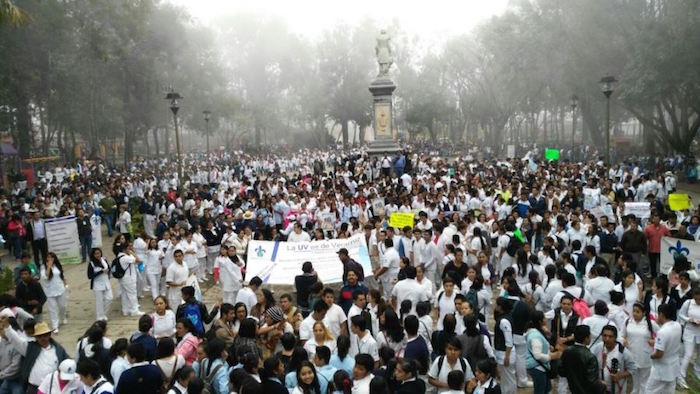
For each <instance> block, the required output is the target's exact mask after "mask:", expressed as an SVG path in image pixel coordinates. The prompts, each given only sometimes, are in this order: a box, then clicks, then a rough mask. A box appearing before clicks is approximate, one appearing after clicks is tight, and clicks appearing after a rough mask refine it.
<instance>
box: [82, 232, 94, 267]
mask: <svg viewBox="0 0 700 394" xmlns="http://www.w3.org/2000/svg"><path fill="white" fill-rule="evenodd" d="M90 249H92V234H88V235H81V236H80V258H81V260H80V261H81V262H84V261H87V260H90Z"/></svg>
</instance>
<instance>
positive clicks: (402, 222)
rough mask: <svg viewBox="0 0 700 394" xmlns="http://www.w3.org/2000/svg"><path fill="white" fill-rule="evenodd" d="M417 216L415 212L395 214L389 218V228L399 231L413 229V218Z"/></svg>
mask: <svg viewBox="0 0 700 394" xmlns="http://www.w3.org/2000/svg"><path fill="white" fill-rule="evenodd" d="M415 217H416V214H415V213H413V212H394V213H392V214H391V216H390V217H389V226H391V227H393V228H397V229H402V228H404V227H406V226H408V227H410V228H413V218H415Z"/></svg>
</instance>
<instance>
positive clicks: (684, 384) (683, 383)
mask: <svg viewBox="0 0 700 394" xmlns="http://www.w3.org/2000/svg"><path fill="white" fill-rule="evenodd" d="M676 384H677V385H678V387H680V388H682V389H683V390H688V383H687V382H686V381H685V379H683V377H682V376H679V377H678V379H676Z"/></svg>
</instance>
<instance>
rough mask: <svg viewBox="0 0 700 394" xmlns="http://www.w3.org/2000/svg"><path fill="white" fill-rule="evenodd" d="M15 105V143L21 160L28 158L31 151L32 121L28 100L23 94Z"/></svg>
mask: <svg viewBox="0 0 700 394" xmlns="http://www.w3.org/2000/svg"><path fill="white" fill-rule="evenodd" d="M21 95H22V97H21V98H20V100H19V102H18V105H17V133H16V137H17V138H16V139H15V140H16V141H17V145H18V151H19V156H20V157H21V158H23V159H25V158H27V157H29V154H30V151H31V140H30V136H31V131H32V130H31V129H32V121H31V114H30V113H29V100H28V99H27V97H26V95H24V93H21Z"/></svg>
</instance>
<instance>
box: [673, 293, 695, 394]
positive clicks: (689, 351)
mask: <svg viewBox="0 0 700 394" xmlns="http://www.w3.org/2000/svg"><path fill="white" fill-rule="evenodd" d="M678 321H679V322H680V323H681V325H682V326H683V352H682V353H683V358H682V359H681V376H680V377H679V378H678V385H679V386H681V388H683V389H687V388H688V384H687V383H686V381H685V379H686V373H687V370H688V364H690V360H691V359H692V358H693V353H696V354H698V355H700V287H697V288H695V290H693V299H691V300H686V301H685V302H684V303H683V305H681V309H679V310H678ZM699 373H700V356H698V357H696V358H695V374H696V375H697V374H699Z"/></svg>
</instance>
